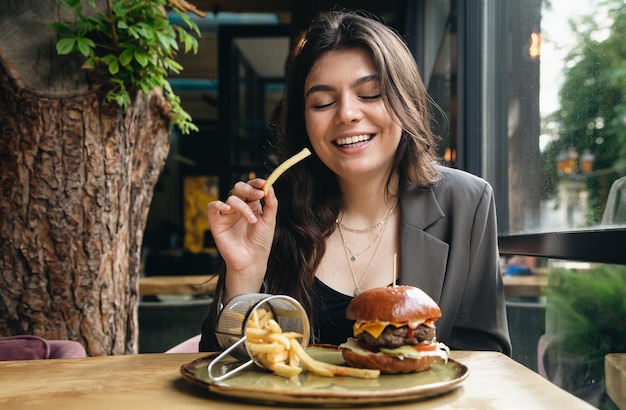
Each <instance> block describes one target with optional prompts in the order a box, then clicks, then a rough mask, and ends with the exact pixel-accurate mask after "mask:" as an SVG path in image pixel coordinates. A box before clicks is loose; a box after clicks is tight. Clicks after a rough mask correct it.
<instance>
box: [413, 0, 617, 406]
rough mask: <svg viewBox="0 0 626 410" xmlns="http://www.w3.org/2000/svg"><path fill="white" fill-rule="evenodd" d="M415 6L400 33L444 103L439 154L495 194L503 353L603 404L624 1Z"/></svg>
mask: <svg viewBox="0 0 626 410" xmlns="http://www.w3.org/2000/svg"><path fill="white" fill-rule="evenodd" d="M414 11H415V20H414V21H415V22H416V24H415V26H416V27H419V28H420V29H419V30H416V32H415V33H409V34H410V35H409V38H415V39H416V41H415V44H414V45H413V46H414V49H415V54H416V59H417V61H418V63H419V65H420V67H421V69H422V72H423V75H424V78H425V80H426V84H427V86H428V88H429V92H430V95H431V96H432V97H433V99H434V100H435V102H436V103H437V105H438V106H439V107H440V108H441V109H442V111H443V112H445V116H441V117H439V116H436V131H437V132H438V133H439V134H440V135H442V136H443V137H444V146H443V147H442V150H441V155H442V156H444V158H445V159H446V161H447V162H448V165H450V166H454V167H458V168H461V169H465V170H467V171H469V172H472V173H475V174H478V175H480V176H482V177H484V178H485V179H487V180H488V181H489V182H490V183H491V185H492V186H493V187H494V192H495V193H496V207H497V211H498V226H499V235H500V238H499V239H500V251H501V253H502V262H503V270H504V271H503V274H504V275H503V278H504V281H505V292H506V294H507V314H508V317H509V325H510V330H511V337H512V339H513V348H514V351H513V357H514V358H515V359H516V360H518V361H520V362H522V363H523V364H525V365H527V366H528V367H530V368H533V369H534V370H536V371H538V372H540V373H542V374H544V375H545V376H546V377H548V378H549V379H550V380H552V381H553V382H554V383H555V384H558V385H560V386H561V387H563V388H565V389H566V390H569V391H571V392H572V393H574V394H576V395H578V396H580V397H581V398H583V399H585V400H587V401H588V402H590V403H591V404H593V405H595V406H596V407H600V408H614V404H612V402H611V399H610V398H609V397H608V396H607V394H606V392H605V378H604V376H605V375H604V366H603V362H604V356H605V354H607V353H610V352H611V351H621V352H625V351H626V346H624V345H623V342H621V341H623V340H626V326H623V325H621V323H622V322H623V320H618V322H619V323H620V325H611V324H609V325H607V322H606V321H604V320H599V319H598V318H599V317H602V318H603V319H604V318H609V317H613V318H623V317H624V315H625V314H626V312H624V311H623V308H624V305H623V300H624V299H626V252H625V251H624V250H625V249H626V245H625V244H626V69H624V67H626V43H625V42H624V41H623V39H624V36H625V35H626V5H625V4H624V2H623V0H607V1H602V2H597V1H593V0H576V1H573V0H552V1H542V0H508V1H499V0H487V1H480V2H478V1H455V0H424V1H420V2H416V5H415V9H414ZM614 323H615V322H614ZM574 342H576V343H574ZM538 351H539V352H543V354H540V355H539V357H538V354H537V352H538ZM569 376H571V377H569Z"/></svg>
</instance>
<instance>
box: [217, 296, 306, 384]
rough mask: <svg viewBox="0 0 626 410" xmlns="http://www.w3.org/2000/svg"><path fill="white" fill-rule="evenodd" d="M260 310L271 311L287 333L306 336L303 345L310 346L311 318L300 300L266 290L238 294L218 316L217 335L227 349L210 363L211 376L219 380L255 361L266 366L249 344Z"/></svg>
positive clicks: (221, 344)
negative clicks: (250, 330)
mask: <svg viewBox="0 0 626 410" xmlns="http://www.w3.org/2000/svg"><path fill="white" fill-rule="evenodd" d="M260 309H264V310H265V311H269V312H271V313H272V315H273V318H274V320H275V321H276V322H277V323H278V324H279V325H280V328H281V329H282V331H283V332H297V333H301V334H302V335H304V337H303V338H302V341H301V345H302V347H303V348H306V347H307V346H308V344H309V337H310V325H309V319H308V316H307V314H306V312H305V311H304V308H303V307H302V305H301V304H300V303H299V302H298V301H297V300H295V299H294V298H292V297H290V296H286V295H270V294H266V293H245V294H241V295H237V296H235V297H233V298H232V299H231V300H230V301H229V302H228V303H227V304H226V306H224V308H223V309H222V311H221V313H220V315H219V317H218V318H217V328H216V331H215V336H216V338H217V342H218V343H219V345H220V346H221V347H222V349H224V351H223V352H221V353H220V354H219V355H218V356H217V357H215V359H213V360H212V361H211V362H210V363H209V365H208V375H209V378H211V380H212V381H214V382H217V381H220V380H224V379H226V378H228V377H231V376H232V375H234V374H235V373H237V372H239V371H240V370H243V369H244V368H246V367H248V366H250V365H251V364H256V365H257V366H259V367H264V366H263V365H262V364H261V363H259V362H258V361H256V360H255V358H254V357H253V355H252V354H251V353H250V351H249V350H248V348H247V346H246V343H245V342H246V334H245V331H246V327H247V326H248V321H249V320H250V318H251V317H252V316H253V314H254V312H255V311H257V310H260ZM227 356H231V357H233V358H235V359H238V361H235V362H234V361H232V360H230V361H227V360H225V359H226V357H227Z"/></svg>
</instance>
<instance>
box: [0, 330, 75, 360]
mask: <svg viewBox="0 0 626 410" xmlns="http://www.w3.org/2000/svg"><path fill="white" fill-rule="evenodd" d="M81 357H87V353H86V352H85V348H84V347H83V345H81V344H80V343H78V342H74V341H72V340H47V339H44V338H42V337H39V336H32V335H21V336H7V337H0V361H7V360H37V359H70V358H81Z"/></svg>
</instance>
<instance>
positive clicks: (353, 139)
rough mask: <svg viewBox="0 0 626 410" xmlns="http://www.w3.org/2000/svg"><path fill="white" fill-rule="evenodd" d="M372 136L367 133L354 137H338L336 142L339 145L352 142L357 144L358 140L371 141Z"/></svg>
mask: <svg viewBox="0 0 626 410" xmlns="http://www.w3.org/2000/svg"><path fill="white" fill-rule="evenodd" d="M371 138H372V137H371V136H370V135H367V134H363V135H354V136H352V137H347V138H341V139H338V140H337V141H335V143H336V144H337V145H339V146H342V145H350V144H356V143H358V142H363V141H369V140H370V139H371Z"/></svg>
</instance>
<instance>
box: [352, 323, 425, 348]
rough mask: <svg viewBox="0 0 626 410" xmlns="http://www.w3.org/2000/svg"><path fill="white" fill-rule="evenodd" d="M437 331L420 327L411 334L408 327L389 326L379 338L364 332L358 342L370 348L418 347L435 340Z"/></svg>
mask: <svg viewBox="0 0 626 410" xmlns="http://www.w3.org/2000/svg"><path fill="white" fill-rule="evenodd" d="M434 338H435V329H433V328H431V327H428V326H424V325H420V326H418V327H417V329H414V330H413V331H412V332H409V327H408V326H402V327H395V326H387V327H386V328H385V330H383V332H382V333H381V334H380V336H378V337H374V336H372V335H371V334H370V333H369V332H362V333H361V334H359V336H358V337H357V339H358V340H360V341H362V342H364V343H367V344H368V345H370V346H383V347H389V348H394V347H400V346H403V345H410V346H413V345H416V344H419V343H420V342H423V341H429V340H433V339H434Z"/></svg>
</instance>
